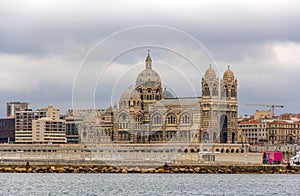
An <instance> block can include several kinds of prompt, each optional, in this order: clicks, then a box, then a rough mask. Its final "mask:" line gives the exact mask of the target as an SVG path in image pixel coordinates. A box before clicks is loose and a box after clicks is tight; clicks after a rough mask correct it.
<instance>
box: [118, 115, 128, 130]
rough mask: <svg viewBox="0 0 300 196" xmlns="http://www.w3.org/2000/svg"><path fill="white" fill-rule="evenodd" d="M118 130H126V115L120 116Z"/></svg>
mask: <svg viewBox="0 0 300 196" xmlns="http://www.w3.org/2000/svg"><path fill="white" fill-rule="evenodd" d="M119 128H120V129H128V116H127V115H126V114H122V115H120V117H119Z"/></svg>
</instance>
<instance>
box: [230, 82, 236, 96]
mask: <svg viewBox="0 0 300 196" xmlns="http://www.w3.org/2000/svg"><path fill="white" fill-rule="evenodd" d="M236 94H237V93H236V88H235V86H234V85H232V87H231V97H236Z"/></svg>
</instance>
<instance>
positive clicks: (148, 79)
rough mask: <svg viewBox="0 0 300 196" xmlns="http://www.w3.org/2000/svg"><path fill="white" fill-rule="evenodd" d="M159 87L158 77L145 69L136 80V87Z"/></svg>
mask: <svg viewBox="0 0 300 196" xmlns="http://www.w3.org/2000/svg"><path fill="white" fill-rule="evenodd" d="M156 85H159V86H160V85H161V80H160V77H159V75H158V74H157V73H156V72H155V71H154V70H152V69H146V70H144V71H142V72H141V73H140V74H139V75H138V77H137V79H136V86H153V87H154V86H156Z"/></svg>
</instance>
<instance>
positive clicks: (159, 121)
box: [152, 114, 162, 124]
mask: <svg viewBox="0 0 300 196" xmlns="http://www.w3.org/2000/svg"><path fill="white" fill-rule="evenodd" d="M152 123H153V124H162V117H161V116H160V115H158V114H157V115H155V116H154V117H153V120H152Z"/></svg>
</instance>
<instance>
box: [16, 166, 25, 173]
mask: <svg viewBox="0 0 300 196" xmlns="http://www.w3.org/2000/svg"><path fill="white" fill-rule="evenodd" d="M15 171H16V172H19V173H21V172H26V171H27V169H26V168H25V167H16V168H15Z"/></svg>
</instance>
